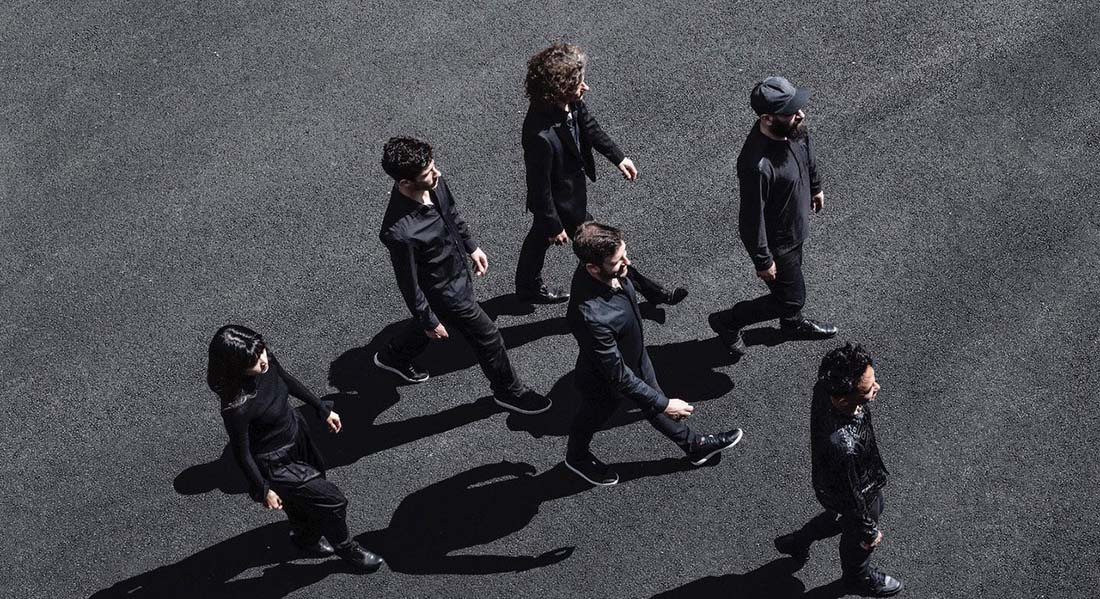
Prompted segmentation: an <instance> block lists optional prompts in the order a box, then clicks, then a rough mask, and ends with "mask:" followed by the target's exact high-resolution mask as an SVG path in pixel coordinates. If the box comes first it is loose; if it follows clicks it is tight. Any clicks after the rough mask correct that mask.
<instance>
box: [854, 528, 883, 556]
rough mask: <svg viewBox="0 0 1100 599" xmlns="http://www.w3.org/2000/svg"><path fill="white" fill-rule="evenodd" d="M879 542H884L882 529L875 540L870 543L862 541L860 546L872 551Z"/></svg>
mask: <svg viewBox="0 0 1100 599" xmlns="http://www.w3.org/2000/svg"><path fill="white" fill-rule="evenodd" d="M879 543H882V531H881V530H880V531H878V536H877V537H875V540H874V541H871V542H870V543H860V544H859V546H860V547H863V548H864V549H866V550H867V551H870V550H872V549H874V548H875V547H878V546H879Z"/></svg>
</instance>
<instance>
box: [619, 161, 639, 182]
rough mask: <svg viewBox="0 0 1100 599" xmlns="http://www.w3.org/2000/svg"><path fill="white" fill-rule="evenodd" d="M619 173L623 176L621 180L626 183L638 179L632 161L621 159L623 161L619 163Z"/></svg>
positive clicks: (636, 170)
mask: <svg viewBox="0 0 1100 599" xmlns="http://www.w3.org/2000/svg"><path fill="white" fill-rule="evenodd" d="M618 166H619V172H620V173H622V174H623V179H626V180H627V181H633V180H635V179H637V178H638V169H637V167H635V166H634V161H633V160H631V159H629V158H623V161H622V162H620V163H619V165H618Z"/></svg>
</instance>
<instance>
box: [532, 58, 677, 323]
mask: <svg viewBox="0 0 1100 599" xmlns="http://www.w3.org/2000/svg"><path fill="white" fill-rule="evenodd" d="M587 64H588V57H587V56H585V54H584V52H582V51H581V49H580V48H578V47H577V46H574V45H572V44H554V45H552V46H550V47H548V48H545V49H544V50H542V51H540V52H539V53H538V54H535V55H534V56H533V57H531V59H530V60H529V61H528V62H527V80H526V91H527V96H528V98H530V100H531V103H530V106H529V107H528V109H527V117H526V118H525V119H524V120H523V135H522V141H523V162H524V166H525V167H526V169H527V209H528V210H530V211H531V213H532V214H534V222H533V223H532V225H531V229H530V231H528V233H527V237H526V238H525V239H524V240H523V247H522V249H521V250H520V255H519V262H518V264H517V265H516V296H517V297H518V298H519V299H520V300H523V301H529V302H532V303H558V302H564V301H566V300H568V299H569V294H568V293H567V292H566V291H565V290H564V289H562V288H560V287H557V286H551V285H546V284H545V283H544V282H543V280H542V267H543V263H544V262H545V261H546V251H547V250H548V249H549V247H550V246H551V245H563V244H566V243H568V242H569V240H570V239H572V237H573V234H574V232H575V231H576V229H577V227H578V226H579V225H580V224H581V223H583V222H585V221H587V220H590V219H591V218H592V215H591V214H589V212H588V190H587V182H586V181H585V177H586V176H587V178H588V179H591V180H592V181H595V180H596V162H595V160H594V159H593V157H592V150H593V149H595V150H596V151H597V152H599V153H600V154H603V155H604V156H605V157H606V158H607V159H608V160H610V161H611V163H612V164H614V165H615V166H616V168H618V169H619V172H620V173H622V176H623V178H624V179H626V180H627V181H634V180H635V179H637V178H638V169H637V168H636V167H635V166H634V162H633V161H632V160H630V158H627V157H626V154H624V153H623V151H622V150H621V149H619V146H618V145H616V144H615V142H614V141H613V140H612V139H611V137H609V136H608V135H607V134H606V133H604V131H603V129H602V128H601V127H600V124H599V123H598V122H596V119H595V117H593V116H592V113H591V112H589V110H588V107H587V106H586V105H585V103H584V100H583V98H584V93H585V92H587V91H588V90H589V87H588V84H586V83H585V82H584V72H585V67H586V65H587ZM629 276H630V278H631V280H632V281H633V282H634V285H635V287H636V288H637V289H638V292H639V293H641V294H642V296H643V297H645V298H646V299H647V300H649V301H650V302H651V303H653V304H669V305H672V304H677V303H679V302H680V301H682V300H683V299H684V298H685V297H687V290H686V289H684V288H682V287H677V288H676V289H674V290H673V291H668V290H666V289H665V288H664V287H662V286H661V285H660V284H658V283H656V282H654V281H652V280H650V279H648V278H646V277H644V276H642V275H641V274H639V273H638V271H637V270H636V269H635V268H634V267H631V269H630V275H629Z"/></svg>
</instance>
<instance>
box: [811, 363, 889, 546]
mask: <svg viewBox="0 0 1100 599" xmlns="http://www.w3.org/2000/svg"><path fill="white" fill-rule="evenodd" d="M810 459H811V461H812V463H813V485H814V493H815V494H816V495H817V498H818V500H819V501H820V502H821V504H822V505H823V506H825V507H826V508H828V509H831V510H833V511H836V512H839V513H841V514H844V515H845V516H847V517H850V518H853V519H855V520H856V521H857V522H860V523H861V524H862V527H863V530H864V535H865V538H866V539H867V540H868V541H869V540H871V539H874V538H875V536H876V535H877V530H878V529H877V526H878V523H877V522H875V520H874V518H872V517H871V515H870V511H869V510H868V504H869V502H870V500H871V499H872V498H873V497H874V495H875V493H877V492H878V491H879V490H880V489H882V488H883V487H885V486H886V476H887V474H889V472H887V470H886V466H885V465H884V464H883V463H882V456H881V455H879V451H878V442H877V441H876V440H875V427H874V424H873V423H872V422H871V410H870V409H869V408H868V406H867V404H864V405H863V406H862V407H861V409H860V410H859V412H858V413H857V414H855V415H847V414H843V413H841V412H838V411H837V410H836V409H835V408H833V404H832V400H831V399H830V397H829V394H828V393H827V392H826V391H825V389H824V387H823V385H822V384H821V383H818V384H817V385H815V386H814V396H813V406H812V407H811V410H810Z"/></svg>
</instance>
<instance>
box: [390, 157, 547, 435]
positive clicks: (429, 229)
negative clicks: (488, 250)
mask: <svg viewBox="0 0 1100 599" xmlns="http://www.w3.org/2000/svg"><path fill="white" fill-rule="evenodd" d="M382 168H383V169H384V170H385V171H386V173H387V174H389V175H390V176H391V177H393V180H394V186H393V190H392V191H391V192H390V202H389V206H388V207H387V208H386V215H385V216H384V217H383V218H382V231H381V233H380V234H379V237H380V238H381V239H382V243H384V244H385V245H386V249H388V250H389V253H390V260H391V261H392V262H393V272H394V275H395V276H396V277H397V287H398V289H400V290H401V295H402V297H404V299H405V304H406V305H408V307H409V311H410V312H412V319H411V320H409V322H408V325H407V326H406V327H405V330H404V331H402V332H401V333H400V334H398V335H397V336H396V337H394V338H393V339H391V340H390V341H389V343H388V344H387V345H386V347H385V348H384V349H383V350H382V351H380V352H378V353H376V354H374V363H375V365H377V366H378V367H379V368H382V369H385V370H388V371H390V372H392V373H394V374H396V375H397V376H399V377H401V378H402V379H404V380H406V381H408V382H410V383H422V382H424V381H426V380H428V373H427V372H425V371H424V370H423V369H421V368H419V367H418V366H416V365H415V364H413V362H412V361H413V359H414V358H416V357H417V356H418V355H420V354H421V353H422V352H423V351H424V349H425V348H426V347H427V345H428V342H429V341H430V340H431V339H446V338H448V337H449V336H450V332H449V331H448V329H454V330H457V331H458V332H459V333H461V334H462V335H463V336H464V337H466V340H467V341H468V342H469V343H470V345H471V346H473V348H474V351H475V352H477V359H478V363H479V364H480V365H481V369H482V371H484V372H485V376H486V377H487V378H488V379H489V384H490V386H491V388H492V390H493V396H494V398H495V399H496V402H497V403H498V404H500V405H501V406H503V407H505V408H508V409H509V410H512V411H514V412H519V413H521V414H538V413H539V412H545V411H546V410H548V409H549V408H550V400H549V399H547V398H545V397H543V396H541V395H539V394H538V393H535V392H534V391H531V390H530V389H528V388H527V387H526V385H524V384H523V383H522V382H521V381H520V379H519V377H517V376H516V373H515V371H514V370H513V369H512V363H511V361H509V359H508V352H507V351H506V350H505V347H504V339H503V338H502V337H501V336H500V331H498V330H497V326H496V323H494V322H493V320H492V319H491V318H489V316H488V315H487V314H485V312H484V311H483V310H482V309H481V306H480V305H478V303H477V299H476V298H475V297H474V282H473V279H472V278H471V276H470V269H469V267H468V266H467V256H468V257H469V260H470V261H472V262H473V265H474V272H475V274H477V276H481V275H483V274H485V272H486V271H487V270H488V269H489V258H488V257H487V256H486V255H485V252H483V251H481V248H480V247H479V246H478V244H477V241H475V240H474V238H473V236H472V235H471V234H470V228H469V227H468V226H467V225H466V221H464V220H463V219H462V216H461V215H459V213H458V209H457V208H456V207H455V202H454V197H453V196H452V195H451V191H450V189H449V188H448V187H447V184H446V182H444V181H443V177H442V175H441V174H440V172H439V169H437V168H436V167H435V161H434V160H433V159H432V147H431V146H430V145H428V144H427V143H426V142H423V141H421V140H419V139H414V138H411V137H393V138H390V140H389V141H388V142H386V145H385V147H384V148H383V150H382ZM444 323H446V324H444Z"/></svg>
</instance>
